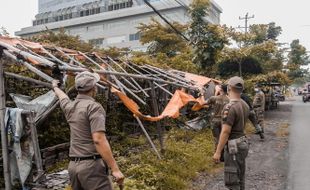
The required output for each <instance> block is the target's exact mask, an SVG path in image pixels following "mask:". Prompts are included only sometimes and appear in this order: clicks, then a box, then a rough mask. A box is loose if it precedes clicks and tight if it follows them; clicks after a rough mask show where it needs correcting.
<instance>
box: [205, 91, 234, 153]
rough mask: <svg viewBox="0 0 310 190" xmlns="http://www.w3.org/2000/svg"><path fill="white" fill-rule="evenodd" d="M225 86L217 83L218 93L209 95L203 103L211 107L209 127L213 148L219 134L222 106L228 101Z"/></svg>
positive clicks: (216, 143)
mask: <svg viewBox="0 0 310 190" xmlns="http://www.w3.org/2000/svg"><path fill="white" fill-rule="evenodd" d="M226 88H227V86H226V85H219V86H218V92H219V95H218V96H211V97H210V98H209V99H208V100H207V102H206V103H205V105H207V106H209V107H210V108H211V109H212V118H211V129H212V133H213V137H214V144H215V148H216V147H217V145H218V141H219V138H220V134H221V128H222V112H223V108H224V106H225V105H226V104H228V103H229V99H228V96H227V89H226Z"/></svg>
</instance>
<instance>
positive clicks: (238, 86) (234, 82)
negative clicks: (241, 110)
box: [227, 76, 244, 90]
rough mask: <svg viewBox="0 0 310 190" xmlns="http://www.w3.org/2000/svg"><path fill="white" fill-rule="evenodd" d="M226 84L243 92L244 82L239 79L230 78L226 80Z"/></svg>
mask: <svg viewBox="0 0 310 190" xmlns="http://www.w3.org/2000/svg"><path fill="white" fill-rule="evenodd" d="M227 84H228V85H229V86H231V87H233V88H236V89H240V90H243V89H244V81H243V79H242V78H240V77H237V76H235V77H232V78H230V79H229V80H228V82H227Z"/></svg>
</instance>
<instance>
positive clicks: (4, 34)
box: [0, 26, 10, 36]
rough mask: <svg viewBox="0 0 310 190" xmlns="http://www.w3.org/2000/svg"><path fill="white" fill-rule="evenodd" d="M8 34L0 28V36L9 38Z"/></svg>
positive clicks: (4, 29)
mask: <svg viewBox="0 0 310 190" xmlns="http://www.w3.org/2000/svg"><path fill="white" fill-rule="evenodd" d="M9 35H10V33H9V32H8V31H7V30H6V28H4V27H3V26H2V27H1V28H0V36H9Z"/></svg>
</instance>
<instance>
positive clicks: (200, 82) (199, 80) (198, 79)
mask: <svg viewBox="0 0 310 190" xmlns="http://www.w3.org/2000/svg"><path fill="white" fill-rule="evenodd" d="M185 79H187V80H189V81H193V82H195V85H196V86H197V87H199V88H202V87H203V86H204V85H206V84H208V83H209V82H211V81H213V82H214V83H216V84H221V83H222V82H221V81H219V80H215V79H211V78H208V77H205V76H201V75H196V74H192V73H185Z"/></svg>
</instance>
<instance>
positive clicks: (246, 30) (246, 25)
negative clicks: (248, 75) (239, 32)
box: [238, 13, 255, 77]
mask: <svg viewBox="0 0 310 190" xmlns="http://www.w3.org/2000/svg"><path fill="white" fill-rule="evenodd" d="M254 17H255V15H252V16H249V13H246V14H245V16H244V17H241V16H239V20H244V27H241V26H240V25H239V26H238V28H244V31H245V34H247V33H248V29H249V20H250V19H252V18H254ZM239 76H240V77H242V65H241V61H239Z"/></svg>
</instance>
